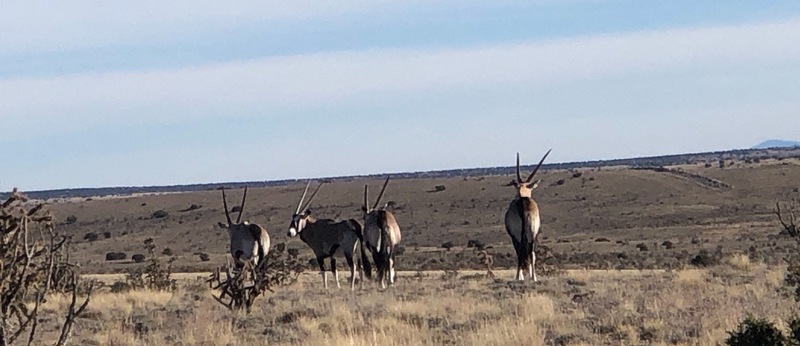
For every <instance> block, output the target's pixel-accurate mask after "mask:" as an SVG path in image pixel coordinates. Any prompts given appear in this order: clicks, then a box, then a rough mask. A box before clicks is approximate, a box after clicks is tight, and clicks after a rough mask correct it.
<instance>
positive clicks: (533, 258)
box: [528, 246, 539, 282]
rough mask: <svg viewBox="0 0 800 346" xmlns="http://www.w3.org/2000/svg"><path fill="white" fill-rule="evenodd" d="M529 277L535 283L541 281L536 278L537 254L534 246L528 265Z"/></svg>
mask: <svg viewBox="0 0 800 346" xmlns="http://www.w3.org/2000/svg"><path fill="white" fill-rule="evenodd" d="M528 277H531V278H533V282H536V281H539V280H538V279H537V278H536V253H535V252H533V246H531V260H530V262H529V263H528Z"/></svg>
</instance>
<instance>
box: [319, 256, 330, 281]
mask: <svg viewBox="0 0 800 346" xmlns="http://www.w3.org/2000/svg"><path fill="white" fill-rule="evenodd" d="M317 264H318V265H319V272H320V274H322V282H323V284H324V287H325V289H327V288H328V272H326V271H325V258H323V257H322V256H317Z"/></svg>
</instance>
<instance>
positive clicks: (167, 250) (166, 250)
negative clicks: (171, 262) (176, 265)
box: [161, 247, 172, 256]
mask: <svg viewBox="0 0 800 346" xmlns="http://www.w3.org/2000/svg"><path fill="white" fill-rule="evenodd" d="M161 254H162V255H164V256H172V249H170V248H168V247H166V248H164V250H162V251H161Z"/></svg>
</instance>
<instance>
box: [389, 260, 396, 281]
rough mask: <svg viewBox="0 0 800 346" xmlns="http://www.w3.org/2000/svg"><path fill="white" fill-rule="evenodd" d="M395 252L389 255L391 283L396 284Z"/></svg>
mask: <svg viewBox="0 0 800 346" xmlns="http://www.w3.org/2000/svg"><path fill="white" fill-rule="evenodd" d="M394 279H395V276H394V254H392V255H390V256H389V285H394Z"/></svg>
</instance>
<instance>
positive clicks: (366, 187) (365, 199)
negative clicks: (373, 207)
mask: <svg viewBox="0 0 800 346" xmlns="http://www.w3.org/2000/svg"><path fill="white" fill-rule="evenodd" d="M368 199H369V185H366V184H364V209H367V200H368Z"/></svg>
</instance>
